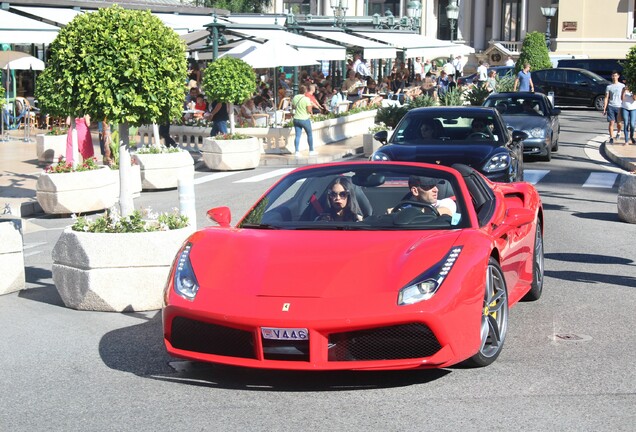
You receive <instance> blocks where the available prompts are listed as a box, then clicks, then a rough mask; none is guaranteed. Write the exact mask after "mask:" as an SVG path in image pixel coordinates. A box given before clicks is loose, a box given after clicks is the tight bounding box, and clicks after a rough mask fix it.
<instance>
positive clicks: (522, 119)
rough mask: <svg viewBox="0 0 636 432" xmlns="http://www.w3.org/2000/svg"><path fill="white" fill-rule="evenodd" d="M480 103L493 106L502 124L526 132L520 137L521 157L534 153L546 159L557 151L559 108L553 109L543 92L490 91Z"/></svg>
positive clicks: (548, 159)
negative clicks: (503, 122) (521, 139)
mask: <svg viewBox="0 0 636 432" xmlns="http://www.w3.org/2000/svg"><path fill="white" fill-rule="evenodd" d="M484 106H487V107H495V108H497V111H499V112H500V113H501V116H502V117H503V119H504V121H505V122H506V126H508V127H509V128H512V129H516V130H521V131H523V132H525V133H526V134H527V135H528V138H526V139H525V140H523V154H524V155H525V156H538V158H539V160H544V161H550V160H551V159H552V152H556V151H558V150H559V132H560V131H561V126H560V125H559V114H560V113H561V110H560V109H558V108H554V107H553V106H552V103H550V99H548V98H547V97H546V95H544V94H543V93H532V92H514V93H493V94H491V95H490V96H488V98H487V99H486V101H485V102H484Z"/></svg>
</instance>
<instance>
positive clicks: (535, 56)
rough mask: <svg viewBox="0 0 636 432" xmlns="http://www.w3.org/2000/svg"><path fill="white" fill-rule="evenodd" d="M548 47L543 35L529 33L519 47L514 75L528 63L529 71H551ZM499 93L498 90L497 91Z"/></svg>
mask: <svg viewBox="0 0 636 432" xmlns="http://www.w3.org/2000/svg"><path fill="white" fill-rule="evenodd" d="M548 54H549V53H548V47H547V46H546V45H545V35H544V34H543V33H539V32H530V33H528V34H526V38H525V39H524V40H523V44H522V45H521V54H520V55H519V60H517V64H516V67H515V75H516V74H517V73H518V72H519V71H520V70H521V69H523V65H524V64H525V63H528V64H529V65H530V70H539V69H551V68H552V62H550V56H549V55H548ZM497 91H499V90H497Z"/></svg>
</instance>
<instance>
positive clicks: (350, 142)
mask: <svg viewBox="0 0 636 432" xmlns="http://www.w3.org/2000/svg"><path fill="white" fill-rule="evenodd" d="M8 132H9V141H0V214H2V213H3V211H4V209H5V206H6V205H7V204H8V205H9V206H10V208H11V213H12V214H13V215H15V216H20V217H26V216H31V215H34V214H38V213H41V212H42V208H41V207H40V205H39V204H38V203H37V201H36V199H35V185H36V183H37V179H38V176H39V174H40V173H41V172H42V170H43V169H44V167H43V166H39V165H38V160H37V155H36V144H35V135H36V134H37V133H40V131H37V130H34V131H33V132H32V134H31V140H30V141H26V142H25V141H24V131H22V130H19V131H18V130H12V131H8ZM93 144H94V146H95V154H96V155H99V142H98V141H97V140H96V136H95V134H93ZM316 151H317V152H318V155H316V156H309V151H308V150H305V151H301V152H300V153H301V156H300V157H298V158H297V157H295V156H294V155H273V154H263V155H262V156H261V163H260V166H269V167H271V166H301V165H307V164H316V163H327V162H332V161H336V160H339V159H342V158H345V157H355V156H361V155H362V136H361V135H360V136H355V137H353V138H349V139H346V140H343V141H339V142H337V143H333V144H328V145H324V146H321V147H318V148H317V149H316ZM193 157H194V159H195V163H196V162H197V161H198V159H199V157H198V156H197V155H196V154H193ZM98 160H99V157H98ZM195 166H198V165H195ZM204 169H205V168H204Z"/></svg>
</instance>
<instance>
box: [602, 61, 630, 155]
mask: <svg viewBox="0 0 636 432" xmlns="http://www.w3.org/2000/svg"><path fill="white" fill-rule="evenodd" d="M619 76H620V74H619V73H618V72H617V71H612V83H611V84H610V85H608V86H607V88H606V89H605V105H604V107H603V115H605V116H607V123H608V129H609V136H610V139H609V143H610V144H614V124H616V129H617V130H618V132H617V133H616V138H619V137H620V136H621V120H622V119H621V117H620V110H621V107H622V105H623V101H622V99H621V98H622V94H623V88H624V87H625V84H623V83H621V82H618V78H619Z"/></svg>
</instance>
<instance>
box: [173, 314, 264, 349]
mask: <svg viewBox="0 0 636 432" xmlns="http://www.w3.org/2000/svg"><path fill="white" fill-rule="evenodd" d="M170 343H171V344H172V346H173V347H175V348H178V349H182V350H186V351H193V352H200V353H206V354H215V355H221V356H228V357H241V358H249V359H255V358H256V352H255V350H254V336H253V333H252V332H248V331H244V330H238V329H235V328H231V327H225V326H220V325H216V324H209V323H204V322H201V321H195V320H191V319H188V318H183V317H176V318H175V319H173V320H172V332H171V338H170Z"/></svg>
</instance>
